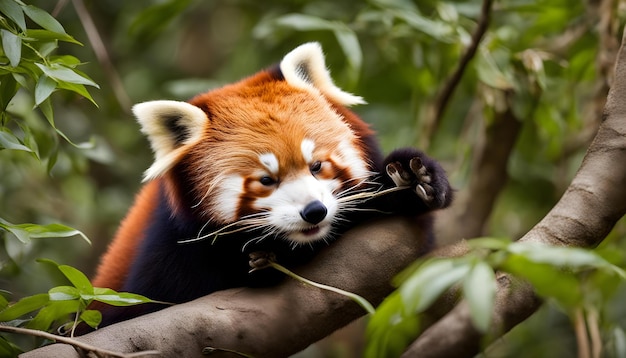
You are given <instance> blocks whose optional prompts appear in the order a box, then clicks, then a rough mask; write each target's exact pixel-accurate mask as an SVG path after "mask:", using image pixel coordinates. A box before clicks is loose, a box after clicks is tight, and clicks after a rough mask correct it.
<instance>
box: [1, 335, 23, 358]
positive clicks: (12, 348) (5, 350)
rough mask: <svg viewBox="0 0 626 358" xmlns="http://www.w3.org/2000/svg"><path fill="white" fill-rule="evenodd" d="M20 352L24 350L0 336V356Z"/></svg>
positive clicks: (12, 355)
mask: <svg viewBox="0 0 626 358" xmlns="http://www.w3.org/2000/svg"><path fill="white" fill-rule="evenodd" d="M22 353H24V351H23V350H22V349H21V348H20V347H18V346H16V345H15V344H14V343H12V342H9V341H7V339H6V338H4V337H3V336H0V357H17V356H18V355H20V354H22Z"/></svg>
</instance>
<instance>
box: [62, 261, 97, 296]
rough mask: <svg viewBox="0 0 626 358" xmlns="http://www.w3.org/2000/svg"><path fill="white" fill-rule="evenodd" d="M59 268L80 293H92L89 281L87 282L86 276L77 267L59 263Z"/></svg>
mask: <svg viewBox="0 0 626 358" xmlns="http://www.w3.org/2000/svg"><path fill="white" fill-rule="evenodd" d="M59 270H61V272H62V273H63V274H64V275H65V277H67V279H68V280H70V282H71V283H72V285H74V287H76V288H77V289H78V291H79V292H80V294H81V295H92V294H93V293H94V289H93V286H92V285H91V282H89V279H88V278H87V276H85V274H84V273H82V272H80V271H79V270H78V269H76V268H74V267H72V266H68V265H59Z"/></svg>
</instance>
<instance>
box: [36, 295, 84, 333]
mask: <svg viewBox="0 0 626 358" xmlns="http://www.w3.org/2000/svg"><path fill="white" fill-rule="evenodd" d="M79 309H80V302H79V301H78V300H64V301H51V302H49V303H48V304H47V305H46V306H45V307H43V308H42V309H41V310H39V312H37V315H36V316H35V318H33V319H32V320H31V321H30V322H28V324H27V325H26V327H28V328H31V329H38V330H41V331H47V330H49V329H50V328H51V326H52V324H53V323H54V322H55V321H62V322H65V321H67V320H69V319H70V315H71V314H73V313H76V312H78V310H79Z"/></svg>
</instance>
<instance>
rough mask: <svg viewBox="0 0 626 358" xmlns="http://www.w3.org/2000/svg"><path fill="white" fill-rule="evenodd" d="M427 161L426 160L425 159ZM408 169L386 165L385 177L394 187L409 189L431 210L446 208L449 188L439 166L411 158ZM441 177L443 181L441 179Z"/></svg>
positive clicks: (391, 164) (397, 165)
mask: <svg viewBox="0 0 626 358" xmlns="http://www.w3.org/2000/svg"><path fill="white" fill-rule="evenodd" d="M427 160H428V159H427ZM408 164H409V165H408V167H409V168H408V169H409V170H407V169H405V167H404V166H403V165H402V163H400V162H397V161H396V162H391V163H389V164H387V167H386V171H387V175H389V177H390V178H391V180H393V182H394V183H395V185H396V186H398V187H401V186H404V187H410V188H411V189H413V191H414V192H415V193H416V194H417V196H418V197H419V198H420V199H421V200H422V201H423V202H424V204H426V206H428V207H429V208H431V209H439V208H443V207H446V206H447V205H448V204H449V202H450V200H449V199H450V198H449V197H448V196H449V195H450V194H451V193H450V191H451V190H450V186H449V184H448V182H447V180H446V179H445V175H443V176H442V173H438V172H437V171H440V170H441V169H440V167H439V166H431V167H430V168H429V167H427V166H426V165H425V163H424V162H423V160H422V158H421V157H413V158H411V160H410V161H409V163H408ZM441 177H443V180H442V179H441Z"/></svg>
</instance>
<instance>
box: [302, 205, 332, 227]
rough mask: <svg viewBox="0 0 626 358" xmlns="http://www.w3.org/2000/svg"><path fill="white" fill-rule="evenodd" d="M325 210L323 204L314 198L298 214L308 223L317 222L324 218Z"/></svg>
mask: <svg viewBox="0 0 626 358" xmlns="http://www.w3.org/2000/svg"><path fill="white" fill-rule="evenodd" d="M327 212H328V210H326V207H325V206H324V204H322V202H321V201H319V200H315V201H312V202H310V203H308V204H307V205H306V206H305V207H304V209H302V211H301V212H300V216H302V218H303V219H304V221H306V222H308V223H311V224H318V223H319V222H320V221H322V220H324V218H325V217H326V213H327Z"/></svg>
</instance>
